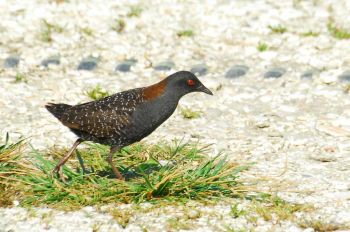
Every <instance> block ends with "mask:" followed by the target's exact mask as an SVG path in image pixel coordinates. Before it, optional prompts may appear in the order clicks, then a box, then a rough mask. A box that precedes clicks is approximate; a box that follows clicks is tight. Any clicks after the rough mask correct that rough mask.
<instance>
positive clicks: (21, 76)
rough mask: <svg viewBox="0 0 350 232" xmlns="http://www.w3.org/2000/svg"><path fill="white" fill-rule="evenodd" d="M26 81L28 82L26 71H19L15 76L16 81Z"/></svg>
mask: <svg viewBox="0 0 350 232" xmlns="http://www.w3.org/2000/svg"><path fill="white" fill-rule="evenodd" d="M20 82H25V83H27V82H28V80H27V77H26V75H25V74H24V73H17V74H16V76H15V83H20Z"/></svg>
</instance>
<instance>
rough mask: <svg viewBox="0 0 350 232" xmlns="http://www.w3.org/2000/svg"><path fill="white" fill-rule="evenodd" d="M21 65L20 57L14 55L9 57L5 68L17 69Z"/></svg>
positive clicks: (5, 62)
mask: <svg viewBox="0 0 350 232" xmlns="http://www.w3.org/2000/svg"><path fill="white" fill-rule="evenodd" d="M18 64H19V56H16V55H13V56H9V57H7V58H6V59H5V61H4V67H5V68H15V67H17V66H18Z"/></svg>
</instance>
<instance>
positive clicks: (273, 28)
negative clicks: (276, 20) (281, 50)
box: [268, 25, 287, 34]
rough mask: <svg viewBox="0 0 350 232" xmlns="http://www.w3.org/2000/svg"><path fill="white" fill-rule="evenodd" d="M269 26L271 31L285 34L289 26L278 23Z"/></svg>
mask: <svg viewBox="0 0 350 232" xmlns="http://www.w3.org/2000/svg"><path fill="white" fill-rule="evenodd" d="M268 28H269V29H270V30H271V32H273V33H277V34H283V33H285V32H287V28H286V27H284V26H282V25H277V26H272V25H269V26H268Z"/></svg>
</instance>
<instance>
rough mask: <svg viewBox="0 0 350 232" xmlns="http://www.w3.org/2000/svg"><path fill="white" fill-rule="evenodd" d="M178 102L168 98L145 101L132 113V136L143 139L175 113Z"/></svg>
mask: <svg viewBox="0 0 350 232" xmlns="http://www.w3.org/2000/svg"><path fill="white" fill-rule="evenodd" d="M177 103H178V102H177V101H172V100H171V99H167V98H165V99H164V98H159V99H156V100H154V101H150V102H146V103H143V104H142V105H141V106H140V107H138V108H137V110H135V112H134V113H133V115H132V123H131V124H132V129H131V130H130V131H131V132H132V134H131V136H136V137H138V139H142V138H143V137H145V136H147V135H149V134H150V133H152V132H153V131H154V130H155V129H156V128H157V127H158V126H160V125H161V124H162V123H163V122H164V121H166V120H167V119H168V118H169V117H170V116H171V115H172V114H173V113H174V111H175V109H176V106H177ZM139 137H140V138H139Z"/></svg>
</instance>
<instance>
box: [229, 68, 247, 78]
mask: <svg viewBox="0 0 350 232" xmlns="http://www.w3.org/2000/svg"><path fill="white" fill-rule="evenodd" d="M248 70H249V68H248V67H247V66H245V65H234V66H232V68H230V69H229V70H228V71H227V73H226V75H225V77H226V78H238V77H240V76H243V75H245V74H246V73H247V72H248Z"/></svg>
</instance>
